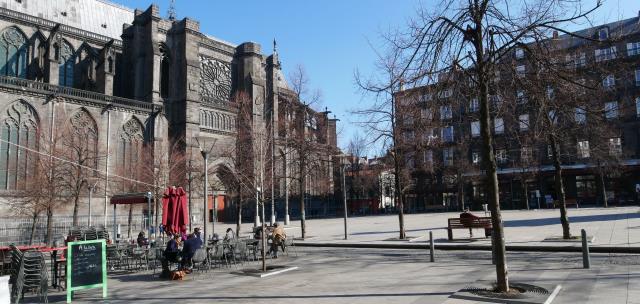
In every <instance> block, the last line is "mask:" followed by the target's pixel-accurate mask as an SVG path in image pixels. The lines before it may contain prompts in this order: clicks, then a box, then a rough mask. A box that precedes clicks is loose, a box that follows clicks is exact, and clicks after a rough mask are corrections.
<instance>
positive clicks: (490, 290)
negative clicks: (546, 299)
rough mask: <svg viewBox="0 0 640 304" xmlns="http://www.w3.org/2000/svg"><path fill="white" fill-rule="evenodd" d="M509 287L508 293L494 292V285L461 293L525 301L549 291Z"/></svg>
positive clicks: (519, 285)
mask: <svg viewBox="0 0 640 304" xmlns="http://www.w3.org/2000/svg"><path fill="white" fill-rule="evenodd" d="M509 287H510V288H511V291H510V292H509V293H500V292H496V291H495V290H496V286H495V284H494V285H493V286H490V287H477V286H469V287H467V288H465V289H463V290H461V291H463V292H468V293H471V294H473V295H476V296H480V297H485V298H492V299H526V298H531V297H538V296H544V295H548V294H549V290H547V289H545V288H542V287H539V286H534V285H529V284H523V283H510V284H509Z"/></svg>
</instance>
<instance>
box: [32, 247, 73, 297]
mask: <svg viewBox="0 0 640 304" xmlns="http://www.w3.org/2000/svg"><path fill="white" fill-rule="evenodd" d="M64 250H67V246H64V247H45V248H40V249H39V250H38V251H40V252H43V253H44V252H50V253H51V274H52V275H51V277H52V278H53V280H52V282H51V286H52V287H54V288H58V286H59V282H58V281H59V276H58V273H59V271H58V270H59V269H58V268H59V265H60V264H66V263H67V258H66V257H65V256H64V255H63V256H62V257H61V258H60V259H58V251H64ZM64 271H65V273H66V269H64ZM65 275H66V274H65Z"/></svg>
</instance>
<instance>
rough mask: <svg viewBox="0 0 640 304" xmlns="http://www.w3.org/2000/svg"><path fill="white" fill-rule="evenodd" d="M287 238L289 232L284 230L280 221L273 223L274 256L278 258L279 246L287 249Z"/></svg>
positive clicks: (272, 252)
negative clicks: (279, 223)
mask: <svg viewBox="0 0 640 304" xmlns="http://www.w3.org/2000/svg"><path fill="white" fill-rule="evenodd" d="M286 239H287V234H286V233H285V232H284V227H282V226H280V225H278V222H275V223H273V232H272V233H271V250H270V252H271V254H273V257H274V258H276V259H277V258H278V246H280V248H282V251H283V252H284V251H285V245H284V243H285V240H286Z"/></svg>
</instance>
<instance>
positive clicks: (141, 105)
mask: <svg viewBox="0 0 640 304" xmlns="http://www.w3.org/2000/svg"><path fill="white" fill-rule="evenodd" d="M0 86H13V87H15V88H19V89H23V90H29V91H35V92H38V93H43V94H56V95H61V96H67V97H71V98H82V99H88V100H92V101H98V102H102V103H104V104H112V105H117V106H123V107H127V108H131V109H137V110H143V111H149V112H152V111H154V110H157V109H156V107H157V106H155V105H154V104H152V103H148V102H142V101H138V100H134V99H128V98H123V97H117V96H111V95H105V94H101V93H96V92H91V91H85V90H80V89H74V88H70V87H63V86H58V85H53V84H49V83H44V82H37V81H32V80H28V79H23V78H15V77H8V76H0Z"/></svg>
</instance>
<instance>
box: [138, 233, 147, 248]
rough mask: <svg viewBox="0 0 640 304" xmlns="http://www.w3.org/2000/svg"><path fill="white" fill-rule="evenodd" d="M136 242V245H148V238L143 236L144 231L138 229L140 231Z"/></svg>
mask: <svg viewBox="0 0 640 304" xmlns="http://www.w3.org/2000/svg"><path fill="white" fill-rule="evenodd" d="M137 242H138V246H140V247H142V246H147V245H149V239H147V238H146V237H144V231H140V233H138V240H137Z"/></svg>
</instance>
